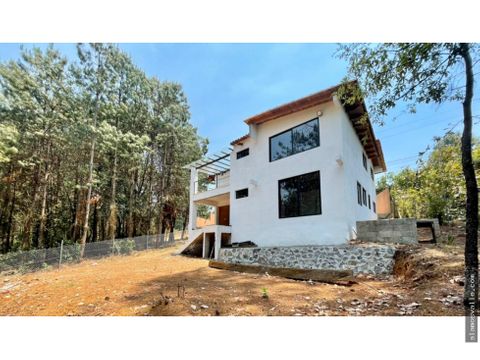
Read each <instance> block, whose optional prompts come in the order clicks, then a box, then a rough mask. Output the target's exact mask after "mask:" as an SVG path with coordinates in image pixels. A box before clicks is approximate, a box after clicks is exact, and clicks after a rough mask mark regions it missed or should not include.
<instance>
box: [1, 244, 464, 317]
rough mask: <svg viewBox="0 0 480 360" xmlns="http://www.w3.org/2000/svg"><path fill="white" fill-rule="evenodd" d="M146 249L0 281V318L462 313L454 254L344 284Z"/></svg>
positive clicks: (427, 248) (448, 251)
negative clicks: (247, 270)
mask: <svg viewBox="0 0 480 360" xmlns="http://www.w3.org/2000/svg"><path fill="white" fill-rule="evenodd" d="M174 251H175V248H168V249H162V250H151V251H145V252H140V253H134V254H133V255H129V256H115V257H110V258H104V259H99V260H87V261H83V262H81V263H79V264H74V265H65V266H62V268H61V269H50V270H49V269H46V270H42V271H38V272H35V273H29V274H23V275H21V274H10V275H8V274H7V275H5V274H3V275H1V276H0V315H70V316H72V315H82V316H89V315H93V316H97V315H195V316H196V315H200V316H215V315H217V316H218V315H266V316H270V315H283V316H285V315H295V316H302V315H309V316H320V315H340V316H341V315H399V316H400V315H462V314H463V306H462V293H463V280H462V272H463V269H462V267H463V260H462V256H463V250H462V247H461V246H460V245H421V246H417V247H414V248H408V249H406V250H405V252H404V255H403V256H402V257H401V258H400V259H399V261H398V262H397V266H396V268H395V273H396V275H395V276H391V277H388V278H386V279H383V280H378V279H373V278H369V277H362V278H359V279H358V283H356V284H353V285H352V286H342V285H332V284H324V283H314V282H309V281H295V280H288V279H284V278H278V277H272V276H269V275H268V274H263V275H254V274H243V273H237V272H230V271H226V270H218V269H212V268H209V267H208V261H206V260H203V259H196V258H189V257H184V256H178V255H173V253H174Z"/></svg>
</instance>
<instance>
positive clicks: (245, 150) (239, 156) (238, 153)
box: [237, 148, 250, 160]
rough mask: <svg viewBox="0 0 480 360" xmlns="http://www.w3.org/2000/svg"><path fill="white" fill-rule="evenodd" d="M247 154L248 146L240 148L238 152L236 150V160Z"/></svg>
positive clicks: (248, 152)
mask: <svg viewBox="0 0 480 360" xmlns="http://www.w3.org/2000/svg"><path fill="white" fill-rule="evenodd" d="M248 155H250V149H249V148H246V149H243V150H240V151H239V152H237V160H238V159H241V158H244V157H245V156H248Z"/></svg>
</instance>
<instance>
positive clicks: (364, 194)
mask: <svg viewBox="0 0 480 360" xmlns="http://www.w3.org/2000/svg"><path fill="white" fill-rule="evenodd" d="M362 198H363V205H365V206H367V190H365V188H362Z"/></svg>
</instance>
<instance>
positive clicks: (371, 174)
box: [370, 166, 375, 181]
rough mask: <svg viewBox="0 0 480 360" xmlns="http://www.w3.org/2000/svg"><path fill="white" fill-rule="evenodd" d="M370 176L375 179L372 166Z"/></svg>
mask: <svg viewBox="0 0 480 360" xmlns="http://www.w3.org/2000/svg"><path fill="white" fill-rule="evenodd" d="M370 177H371V178H372V180H374V181H375V175H373V168H372V167H371V166H370Z"/></svg>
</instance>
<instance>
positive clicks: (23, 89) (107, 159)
mask: <svg viewBox="0 0 480 360" xmlns="http://www.w3.org/2000/svg"><path fill="white" fill-rule="evenodd" d="M92 145H94V146H92ZM207 145H208V141H207V140H206V139H203V138H201V137H199V136H198V134H197V130H196V129H195V128H194V127H193V126H192V124H191V123H190V113H189V107H188V102H187V99H186V97H185V94H184V93H183V90H182V87H181V85H179V84H176V83H172V82H164V81H160V80H158V79H156V78H151V77H148V76H146V75H145V73H144V72H143V71H142V70H141V69H139V68H138V67H137V66H136V65H135V64H134V63H133V62H132V60H131V59H130V57H129V56H128V55H127V54H125V53H124V52H123V51H121V50H120V49H119V48H118V47H117V46H115V45H111V44H80V45H78V56H77V59H75V60H74V61H71V62H69V61H68V60H67V59H66V58H65V57H64V56H63V55H62V54H61V53H59V52H58V51H57V50H56V49H54V48H53V46H50V47H48V48H47V49H45V50H41V49H39V48H33V49H31V50H23V51H22V54H21V58H20V59H19V60H16V61H8V62H4V63H0V247H1V249H0V250H1V251H2V252H8V251H14V250H19V249H24V250H27V249H31V248H37V247H38V248H42V247H53V246H59V245H60V242H61V241H62V240H65V242H66V243H69V244H74V243H77V242H79V240H80V239H81V236H82V234H83V233H84V225H85V219H88V223H87V232H86V234H87V241H88V242H89V241H97V240H106V239H110V238H111V237H112V236H113V237H120V238H122V237H132V236H136V235H143V234H153V233H156V232H158V231H159V227H160V225H159V223H161V219H162V218H164V217H167V216H168V219H170V220H169V221H170V223H169V224H168V226H169V227H172V228H173V227H175V226H176V225H175V219H176V218H177V217H179V218H183V219H186V218H187V214H188V204H189V203H188V196H189V173H188V171H187V170H185V169H184V168H183V167H184V165H186V164H188V163H190V162H192V161H194V160H197V159H198V158H199V157H201V156H202V155H203V154H204V153H205V152H206V150H207ZM92 153H93V162H91V160H90V156H91V154H92ZM90 175H91V181H90ZM90 188H91V191H89V189H90ZM87 204H88V206H89V208H90V211H89V212H88V216H87V215H86V214H87V211H86V208H87ZM165 208H168V214H166V213H165ZM65 256H73V257H75V256H77V255H76V253H75V252H72V253H71V254H70V253H68V252H67V253H66V254H65Z"/></svg>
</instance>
